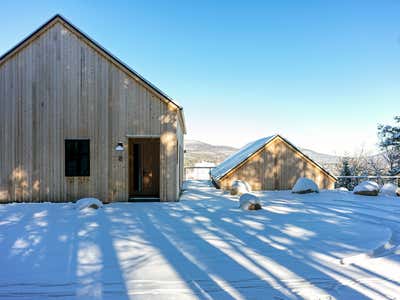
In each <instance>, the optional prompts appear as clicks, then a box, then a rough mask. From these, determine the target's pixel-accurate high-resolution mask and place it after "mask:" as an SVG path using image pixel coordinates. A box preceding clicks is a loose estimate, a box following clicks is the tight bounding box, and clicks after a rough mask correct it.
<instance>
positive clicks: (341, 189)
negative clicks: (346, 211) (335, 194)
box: [336, 186, 349, 192]
mask: <svg viewBox="0 0 400 300" xmlns="http://www.w3.org/2000/svg"><path fill="white" fill-rule="evenodd" d="M336 190H337V191H342V192H348V191H349V189H348V188H346V187H344V186H341V187H338V188H336Z"/></svg>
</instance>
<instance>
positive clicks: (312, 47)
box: [0, 0, 400, 154]
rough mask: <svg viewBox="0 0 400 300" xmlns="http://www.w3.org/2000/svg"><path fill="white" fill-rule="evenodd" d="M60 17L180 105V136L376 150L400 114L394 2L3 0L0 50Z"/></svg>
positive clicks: (398, 19) (398, 8)
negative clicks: (183, 130) (380, 130)
mask: <svg viewBox="0 0 400 300" xmlns="http://www.w3.org/2000/svg"><path fill="white" fill-rule="evenodd" d="M56 13H61V14H62V15H64V16H65V17H66V18H67V19H69V20H70V21H71V22H72V23H73V24H75V25H77V26H78V27H79V28H81V29H82V30H83V31H84V32H86V33H87V34H88V35H89V36H91V37H92V38H94V39H95V40H96V41H98V42H99V43H100V44H101V45H103V46H104V47H105V48H107V49H108V50H110V51H111V52H112V53H113V54H114V55H116V56H117V57H119V58H120V59H121V60H123V61H124V62H126V63H127V64H128V65H130V66H131V67H132V68H133V69H135V70H136V71H138V72H139V73H140V74H142V75H143V76H144V77H146V78H147V79H149V80H150V81H151V82H153V83H154V84H156V85H157V86H158V87H159V88H160V89H162V90H163V91H165V92H166V93H167V94H169V95H170V96H171V97H173V98H175V99H176V100H177V101H178V102H179V103H180V104H182V105H183V106H184V110H185V114H186V122H187V127H188V135H187V137H186V138H190V139H198V140H202V141H205V142H210V143H214V144H226V145H233V146H241V145H243V144H245V143H247V142H248V141H251V140H252V139H256V138H259V137H262V136H267V135H270V134H271V133H281V134H282V135H284V136H285V137H287V138H288V139H289V140H291V141H292V142H293V143H295V144H296V145H298V146H300V147H306V148H311V149H313V150H317V151H321V152H326V153H337V154H341V153H343V152H349V153H352V152H353V151H356V150H357V149H360V148H361V147H365V148H367V149H368V150H371V151H375V150H376V148H375V144H376V142H377V137H376V126H377V124H378V123H382V122H383V123H385V122H391V120H392V117H393V116H394V115H396V114H400V109H399V108H400V84H399V83H400V1H394V0H393V1H386V0H380V1H259V2H258V1H254V2H253V1H241V2H239V1H160V2H156V1H142V2H135V1H108V2H106V1H104V2H102V1H66V2H62V1H30V2H28V1H25V2H24V1H9V2H6V1H3V2H2V9H1V11H0V26H1V28H2V30H1V35H0V53H4V52H5V51H7V50H8V49H9V48H11V47H12V46H14V45H15V44H16V43H18V42H19V41H20V40H21V39H22V38H24V37H25V36H27V35H28V34H29V33H31V32H32V31H33V30H35V29H36V28H37V27H38V26H40V25H41V24H43V23H44V22H45V21H46V20H47V19H49V18H50V17H51V16H53V15H54V14H56Z"/></svg>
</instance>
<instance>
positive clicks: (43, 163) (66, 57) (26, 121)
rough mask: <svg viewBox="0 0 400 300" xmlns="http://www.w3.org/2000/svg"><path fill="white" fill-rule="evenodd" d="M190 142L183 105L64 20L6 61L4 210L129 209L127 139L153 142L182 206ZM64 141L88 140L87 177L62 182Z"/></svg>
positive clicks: (2, 94) (1, 81)
mask: <svg viewBox="0 0 400 300" xmlns="http://www.w3.org/2000/svg"><path fill="white" fill-rule="evenodd" d="M184 134H185V124H184V117H183V112H182V109H181V107H180V106H179V105H177V104H176V103H175V102H174V101H173V100H171V99H170V98H169V97H168V96H166V95H165V94H163V93H162V92H161V91H160V90H158V89H157V88H156V87H154V86H153V85H152V84H151V83H149V82H148V81H146V80H145V79H143V78H142V77H140V75H139V74H137V73H135V72H134V71H132V70H130V69H129V68H128V67H127V66H125V65H124V64H123V63H122V62H120V61H119V60H118V59H116V58H115V57H113V56H111V55H110V54H109V53H108V52H107V51H106V50H105V49H103V48H102V47H101V46H99V45H98V44H97V43H95V42H94V41H93V40H91V39H90V38H88V37H87V36H86V35H84V34H83V33H82V32H81V31H79V30H78V29H77V28H76V27H74V26H73V25H72V24H71V23H69V22H68V21H66V20H65V19H64V18H62V17H61V16H55V17H54V18H52V19H51V20H49V21H48V22H47V23H46V24H45V25H43V26H42V27H41V28H39V29H38V30H37V31H36V32H35V33H33V34H32V35H31V36H29V37H28V38H27V39H25V40H24V41H23V42H22V43H21V44H19V45H17V46H16V47H15V48H14V49H12V50H11V51H10V52H8V53H6V54H5V55H3V56H2V57H1V58H0V150H1V151H0V202H9V201H25V202H30V201H34V202H36V201H55V202H58V201H60V202H61V201H72V200H76V199H78V198H81V197H88V196H90V197H96V198H99V199H101V200H103V201H127V200H128V197H129V180H130V179H129V178H130V176H129V163H128V162H129V158H128V155H129V151H128V144H129V139H134V138H149V137H150V138H157V139H159V144H160V151H159V153H160V157H159V161H160V163H159V164H160V168H159V178H160V180H159V197H160V200H161V201H176V200H178V198H179V193H180V188H181V185H182V174H183V135H184ZM65 139H89V140H90V176H89V177H66V176H65V166H64V154H65V153H64V140H65ZM120 141H121V142H123V144H124V146H125V150H124V151H122V152H121V153H119V152H117V151H115V147H116V145H117V143H118V142H120ZM119 156H122V160H120V158H119Z"/></svg>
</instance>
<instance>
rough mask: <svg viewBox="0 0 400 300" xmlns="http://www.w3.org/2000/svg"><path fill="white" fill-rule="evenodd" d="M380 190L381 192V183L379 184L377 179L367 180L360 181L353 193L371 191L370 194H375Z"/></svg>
mask: <svg viewBox="0 0 400 300" xmlns="http://www.w3.org/2000/svg"><path fill="white" fill-rule="evenodd" d="M378 192H379V184H377V183H376V182H375V181H370V180H366V181H363V182H361V183H359V184H358V185H356V186H355V187H354V189H353V193H356V194H357V193H358V194H363V193H366V194H368V193H369V194H370V195H373V194H375V193H378Z"/></svg>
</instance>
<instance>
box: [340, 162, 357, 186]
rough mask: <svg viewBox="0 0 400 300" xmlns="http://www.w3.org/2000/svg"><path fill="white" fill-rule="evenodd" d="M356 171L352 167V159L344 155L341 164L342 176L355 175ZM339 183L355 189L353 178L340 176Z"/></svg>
mask: <svg viewBox="0 0 400 300" xmlns="http://www.w3.org/2000/svg"><path fill="white" fill-rule="evenodd" d="M353 175H354V173H353V172H352V170H351V168H350V159H349V158H348V157H346V156H345V157H343V158H342V161H341V166H340V176H353ZM338 184H339V186H340V187H345V188H347V189H348V190H352V189H353V180H352V179H351V178H339V180H338Z"/></svg>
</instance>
